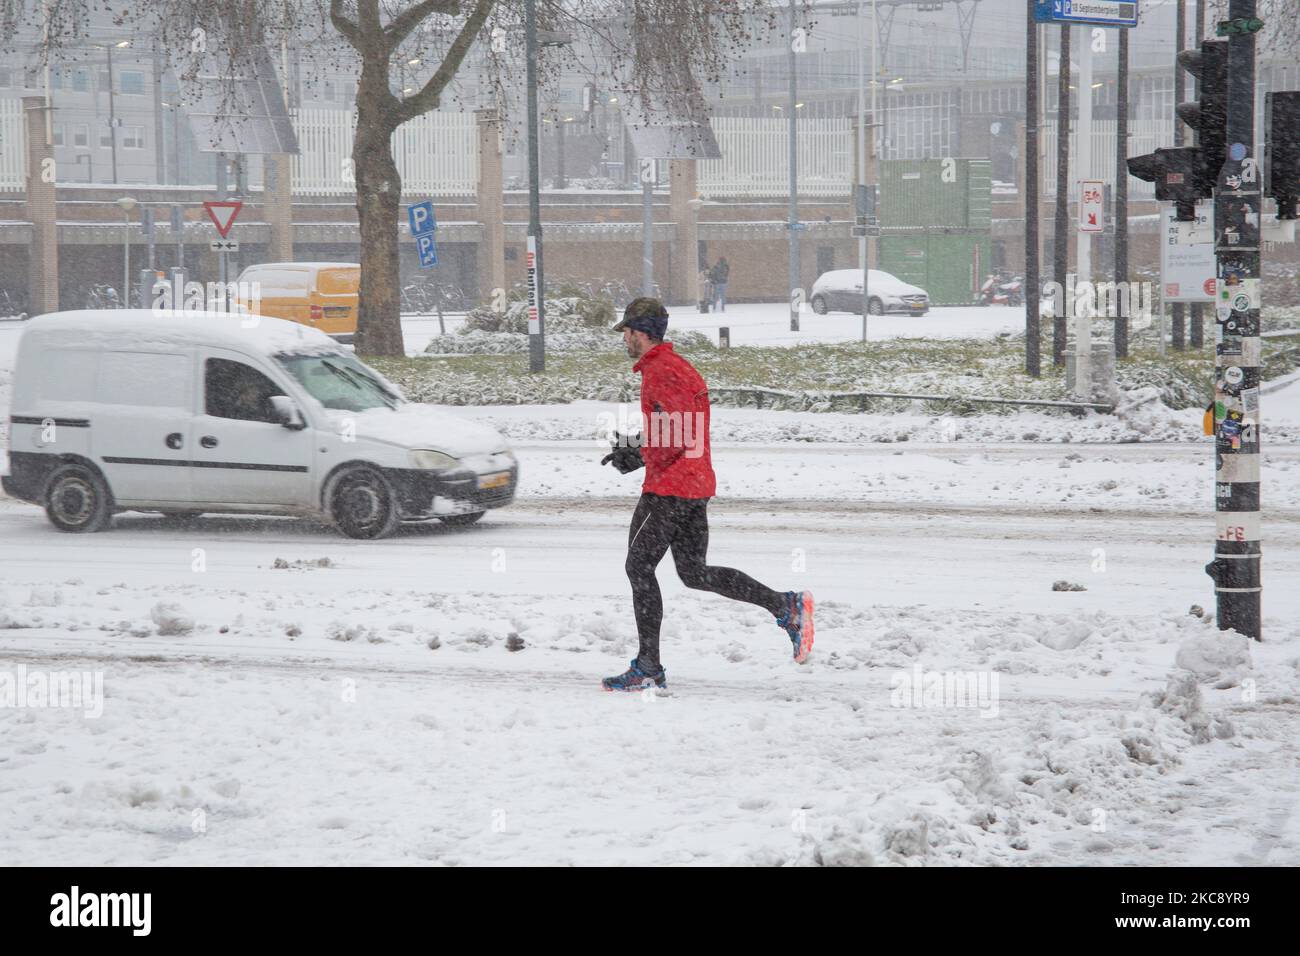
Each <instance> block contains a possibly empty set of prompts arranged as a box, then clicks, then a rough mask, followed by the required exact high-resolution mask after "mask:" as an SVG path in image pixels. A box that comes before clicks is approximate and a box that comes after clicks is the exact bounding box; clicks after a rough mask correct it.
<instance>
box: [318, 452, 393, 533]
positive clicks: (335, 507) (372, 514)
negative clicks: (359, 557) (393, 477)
mask: <svg viewBox="0 0 1300 956" xmlns="http://www.w3.org/2000/svg"><path fill="white" fill-rule="evenodd" d="M330 515H331V516H332V517H333V518H334V523H335V524H337V525H338V526H339V530H340V531H342V532H343V533H344V534H345V535H347V536H348V537H349V538H368V539H373V538H386V537H388V535H390V534H392V533H393V531H394V530H395V529H396V528H397V525H398V522H400V521H401V513H400V512H399V511H398V506H397V495H396V494H395V493H394V491H393V486H392V485H391V484H390V483H389V481H388V479H387V478H385V477H384V476H383V474H382V473H381V472H380V471H379V470H378V469H376V468H370V467H366V466H358V467H355V468H349V469H348V470H347V471H345V472H344V473H343V474H341V475H339V476H338V478H336V479H335V480H334V490H333V492H332V493H331V494H330Z"/></svg>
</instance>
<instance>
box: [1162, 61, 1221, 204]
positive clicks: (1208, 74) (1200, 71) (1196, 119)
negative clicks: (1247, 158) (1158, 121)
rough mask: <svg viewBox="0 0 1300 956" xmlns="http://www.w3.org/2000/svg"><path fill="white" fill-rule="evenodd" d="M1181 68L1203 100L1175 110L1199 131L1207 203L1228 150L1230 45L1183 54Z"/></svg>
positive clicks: (1201, 183)
mask: <svg viewBox="0 0 1300 956" xmlns="http://www.w3.org/2000/svg"><path fill="white" fill-rule="evenodd" d="M1178 65H1179V66H1181V67H1182V68H1183V69H1184V70H1186V71H1187V72H1188V73H1190V74H1192V76H1193V77H1195V78H1196V95H1197V96H1198V97H1200V99H1198V100H1193V101H1191V102H1188V103H1179V104H1177V105H1176V106H1175V107H1174V112H1175V113H1177V114H1178V118H1179V119H1181V120H1182V121H1183V122H1184V123H1186V124H1187V125H1188V126H1190V127H1191V128H1192V129H1193V130H1195V131H1196V148H1197V149H1198V150H1199V151H1200V156H1199V164H1198V165H1199V168H1198V170H1197V177H1196V179H1197V182H1196V185H1197V188H1198V190H1199V191H1200V195H1201V197H1202V198H1204V199H1209V198H1210V197H1211V196H1212V195H1213V194H1214V186H1215V183H1216V182H1218V179H1219V170H1220V168H1222V166H1223V162H1224V160H1225V159H1226V158H1227V157H1226V154H1227V148H1228V41H1227V40H1204V41H1202V43H1201V47H1200V49H1199V50H1183V51H1182V52H1181V53H1179V54H1178Z"/></svg>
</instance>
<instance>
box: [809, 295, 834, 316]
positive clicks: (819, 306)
mask: <svg viewBox="0 0 1300 956" xmlns="http://www.w3.org/2000/svg"><path fill="white" fill-rule="evenodd" d="M812 309H813V311H814V312H816V313H817V314H818V315H825V314H826V313H827V312H829V311H830V310H829V309H827V308H826V297H825V296H824V295H815V296H813V297H812Z"/></svg>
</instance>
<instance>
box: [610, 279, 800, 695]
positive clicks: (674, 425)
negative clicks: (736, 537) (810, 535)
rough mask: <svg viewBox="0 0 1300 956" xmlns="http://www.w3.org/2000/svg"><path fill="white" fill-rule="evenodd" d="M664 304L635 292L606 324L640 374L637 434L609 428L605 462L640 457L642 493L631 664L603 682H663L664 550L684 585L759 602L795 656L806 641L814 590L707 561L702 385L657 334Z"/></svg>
mask: <svg viewBox="0 0 1300 956" xmlns="http://www.w3.org/2000/svg"><path fill="white" fill-rule="evenodd" d="M667 329H668V310H667V309H665V308H664V306H663V304H662V303H661V302H660V301H659V300H658V299H650V298H639V299H635V300H633V301H632V303H631V304H630V305H629V306H628V307H627V309H626V310H625V311H624V312H623V320H622V321H621V322H619V323H618V324H617V325H615V326H614V330H615V331H618V330H622V332H623V343H624V345H626V346H627V354H628V355H629V356H630V357H631V358H634V359H636V360H637V361H636V364H635V365H633V366H632V368H633V370H634V371H637V372H640V373H641V434H640V436H639V437H632V438H629V437H628V436H626V435H617V436H615V439H614V451H613V452H612V453H610V454H609V455H607V456H605V458H604V459H603V460H602V461H601V464H605V463H606V462H613V464H614V467H616V468H617V469H618V470H619V471H620V472H622V473H623V474H627V473H628V472H630V471H635V470H636V469H638V468H640V467H642V465H643V464H644V466H645V471H646V474H645V482H644V483H643V484H642V486H641V500H640V501H638V502H637V506H636V511H635V512H633V514H632V526H631V528H629V529H628V542H627V562H626V565H625V568H626V570H627V576H628V580H629V581H631V582H632V607H633V609H634V610H635V612H636V629H637V636H638V637H639V638H640V642H641V648H640V653H639V654H638V655H637V657H636V659H635V660H633V661H632V666H631V667H630V668H628V670H627V671H626V672H625V673H622V674H620V675H618V676H617V677H606V678H605V679H604V680H603V681H601V686H603V687H604V688H605V690H624V691H630V690H640V689H641V688H642V687H646V686H649V685H651V684H653V685H655V686H657V687H661V688H666V687H667V686H668V680H667V678H666V676H665V672H664V669H663V666H662V665H661V664H660V663H659V625H660V623H661V622H662V621H663V600H662V598H661V597H660V594H659V582H658V581H657V580H656V578H655V568H657V567H658V566H659V562H660V561H662V560H663V556H664V554H665V553H666V552H667V551H668V550H669V549H672V552H673V563H674V564H675V565H676V567H677V576H678V577H679V578H681V581H682V583H683V584H685V585H686V586H687V587H688V588H696V589H698V590H702V591H712V592H714V593H715V594H721V595H722V596H723V597H728V598H731V599H732V600H734V601H746V602H748V603H750V604H757V605H758V606H759V607H764V608H767V610H768V611H770V612H771V614H772V616H773V617H775V618H776V623H777V625H778V626H780V627H781V628H783V629H784V630H785V632H786V634H788V635H789V638H790V642H791V644H792V645H793V647H794V659H795V660H796V661H798V662H799V663H800V664H802V663H803V662H804V661H806V660H807V659H808V654H809V652H811V651H812V645H813V597H812V594H811V593H810V592H808V591H786V592H784V593H783V592H780V591H773V590H772V589H771V588H768V587H764V586H763V585H762V584H760V583H758V582H757V581H755V580H754V579H753V578H751V577H750V576H749V575H747V574H744V573H742V572H740V571H737V570H735V569H734V568H720V567H710V566H709V565H708V564H706V563H705V554H706V552H707V551H708V548H709V519H708V510H707V509H708V505H709V498H711V497H712V496H713V494H714V491H715V490H716V485H715V482H714V477H713V466H712V464H711V463H710V461H709V388H708V386H707V385H706V384H705V383H704V379H703V378H701V377H700V373H699V372H697V371H696V370H695V367H694V366H692V365H691V363H690V362H688V361H686V359H684V358H682V357H681V356H680V355H678V354H677V353H676V352H674V351H673V347H672V344H671V343H669V342H665V341H664V332H666V331H667Z"/></svg>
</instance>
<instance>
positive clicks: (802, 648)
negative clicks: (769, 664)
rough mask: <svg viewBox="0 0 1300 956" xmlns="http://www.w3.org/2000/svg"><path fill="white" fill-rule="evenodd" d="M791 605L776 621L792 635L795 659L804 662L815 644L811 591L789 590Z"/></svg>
mask: <svg viewBox="0 0 1300 956" xmlns="http://www.w3.org/2000/svg"><path fill="white" fill-rule="evenodd" d="M786 598H787V600H788V601H789V605H788V606H787V607H786V609H785V612H784V613H783V614H781V615H780V616H779V617H778V618H777V619H776V623H777V624H779V625H780V626H781V627H782V628H784V629H785V632H786V633H787V634H788V635H790V643H791V644H792V645H793V646H794V659H795V662H796V663H799V664H802V663H803V662H804V661H806V660H808V655H809V654H811V653H812V646H813V596H812V592H811V591H787V592H786Z"/></svg>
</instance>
